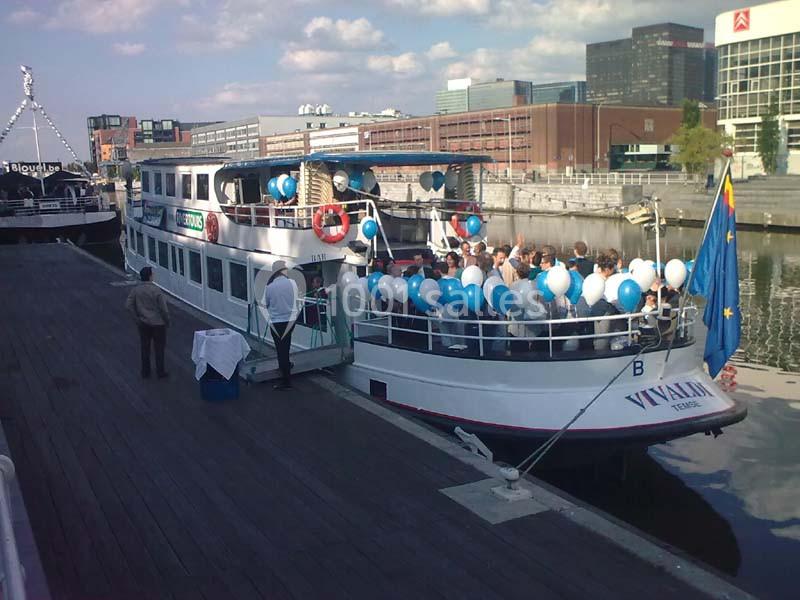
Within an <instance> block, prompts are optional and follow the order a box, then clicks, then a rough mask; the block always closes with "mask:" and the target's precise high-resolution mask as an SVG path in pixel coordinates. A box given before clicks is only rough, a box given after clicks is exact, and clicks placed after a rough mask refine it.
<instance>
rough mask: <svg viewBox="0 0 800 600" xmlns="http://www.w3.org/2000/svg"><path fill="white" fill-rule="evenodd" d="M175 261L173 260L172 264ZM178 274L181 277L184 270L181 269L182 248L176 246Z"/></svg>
mask: <svg viewBox="0 0 800 600" xmlns="http://www.w3.org/2000/svg"><path fill="white" fill-rule="evenodd" d="M174 262H175V261H173V264H174ZM178 274H179V275H180V276H181V277H183V276H184V270H183V248H178Z"/></svg>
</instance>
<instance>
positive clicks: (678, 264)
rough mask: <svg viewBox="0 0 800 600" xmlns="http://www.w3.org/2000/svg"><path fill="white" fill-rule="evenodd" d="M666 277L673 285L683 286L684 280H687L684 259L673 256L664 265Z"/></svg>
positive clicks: (675, 286) (676, 286)
mask: <svg viewBox="0 0 800 600" xmlns="http://www.w3.org/2000/svg"><path fill="white" fill-rule="evenodd" d="M664 278H665V279H666V280H667V283H668V284H669V285H671V286H672V287H674V288H679V287H681V286H682V285H683V282H684V281H686V265H685V264H683V261H682V260H680V259H677V258H673V259H672V260H671V261H669V262H668V263H667V265H666V266H665V267H664Z"/></svg>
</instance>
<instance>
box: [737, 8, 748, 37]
mask: <svg viewBox="0 0 800 600" xmlns="http://www.w3.org/2000/svg"><path fill="white" fill-rule="evenodd" d="M749 29H750V9H749V8H744V9H742V10H736V11H734V12H733V32H734V33H736V32H738V31H747V30H749Z"/></svg>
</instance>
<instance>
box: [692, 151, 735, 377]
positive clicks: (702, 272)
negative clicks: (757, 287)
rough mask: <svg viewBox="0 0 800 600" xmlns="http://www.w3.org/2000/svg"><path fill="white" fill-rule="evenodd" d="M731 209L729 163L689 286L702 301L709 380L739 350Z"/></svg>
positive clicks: (731, 186) (733, 229) (705, 353)
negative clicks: (704, 301)
mask: <svg viewBox="0 0 800 600" xmlns="http://www.w3.org/2000/svg"><path fill="white" fill-rule="evenodd" d="M735 206H736V205H735V202H734V199H733V184H732V183H731V168H730V162H729V163H728V166H727V167H726V169H725V172H724V173H723V176H722V185H721V186H720V191H719V197H718V198H717V201H716V207H715V208H714V212H713V214H712V215H711V218H710V222H709V225H708V231H707V232H706V237H705V240H703V244H702V246H701V247H700V252H699V253H698V255H697V260H696V261H695V264H694V274H693V278H692V282H691V285H690V287H689V291H690V292H691V293H692V294H700V295H702V296H705V298H706V310H705V313H704V314H703V322H704V323H705V324H706V326H707V327H708V338H706V349H705V352H704V354H703V357H704V358H705V361H706V363H707V364H708V371H709V373H711V377H716V375H717V373H719V371H720V369H722V367H724V366H725V363H726V362H727V361H728V359H729V358H730V357H731V355H732V354H733V353H734V352H735V351H736V348H738V347H739V334H740V329H741V315H740V313H739V266H738V262H737V258H736V211H735Z"/></svg>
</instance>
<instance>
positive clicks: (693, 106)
mask: <svg viewBox="0 0 800 600" xmlns="http://www.w3.org/2000/svg"><path fill="white" fill-rule="evenodd" d="M681 124H682V125H683V126H684V127H686V129H693V128H695V127H698V126H699V125H700V103H699V102H698V101H697V100H689V98H684V100H683V119H682V120H681Z"/></svg>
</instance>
